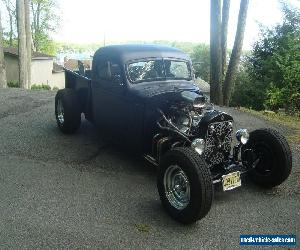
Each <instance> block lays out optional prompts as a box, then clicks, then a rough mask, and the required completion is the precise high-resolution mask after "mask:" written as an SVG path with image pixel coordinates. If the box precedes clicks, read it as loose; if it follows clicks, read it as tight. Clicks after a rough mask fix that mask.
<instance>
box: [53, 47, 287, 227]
mask: <svg viewBox="0 0 300 250" xmlns="http://www.w3.org/2000/svg"><path fill="white" fill-rule="evenodd" d="M65 74H66V86H65V87H66V88H65V89H62V90H59V91H58V92H57V95H56V97H55V115H56V120H57V124H58V127H59V128H60V130H61V131H62V132H63V133H68V134H70V133H74V132H75V131H76V130H77V129H78V128H79V126H80V123H81V114H82V113H83V114H84V116H85V118H86V119H87V120H88V121H90V122H92V123H93V124H94V125H95V126H96V127H97V128H99V130H100V131H101V132H102V134H105V135H107V136H108V137H109V138H111V139H112V140H115V141H116V142H119V143H120V144H122V145H123V146H125V147H126V148H127V149H129V150H130V151H131V152H135V153H139V154H141V155H143V156H144V158H145V159H146V160H147V161H149V162H150V163H152V164H153V165H155V166H157V167H158V177H157V188H158V193H159V196H160V199H161V201H162V204H163V207H164V208H165V210H166V211H167V212H168V213H169V214H170V215H171V216H172V217H173V218H174V219H175V220H177V221H179V222H182V223H185V224H189V223H193V222H196V221H197V220H199V219H201V218H203V217H204V216H205V215H206V214H207V213H208V211H209V210H210V208H211V205H212V200H213V193H214V185H219V184H221V185H222V187H223V190H224V191H227V190H231V189H234V188H237V187H239V186H241V184H242V176H243V175H244V174H249V176H250V177H251V179H252V180H253V182H255V183H256V184H258V185H261V186H264V187H269V188H270V187H274V186H276V185H279V184H281V183H282V182H283V181H284V180H285V179H286V178H287V177H288V176H289V174H290V172H291V168H292V156H291V151H290V148H289V145H288V143H287V141H286V140H285V139H284V137H283V136H282V135H280V134H279V133H278V132H277V131H275V130H272V129H258V130H255V131H252V132H251V133H248V131H247V129H245V128H242V129H239V130H237V131H236V139H237V143H236V144H235V145H233V142H232V137H233V136H232V134H233V132H234V131H233V123H234V121H233V118H232V117H231V116H230V115H229V114H227V113H224V112H221V111H219V110H216V109H215V108H214V107H213V105H212V104H210V103H208V102H207V98H206V97H205V96H204V95H203V93H202V92H201V90H199V88H198V87H197V86H196V85H195V83H194V81H193V80H194V75H193V68H192V64H191V60H190V58H189V57H188V56H187V55H186V54H185V53H183V52H182V51H180V50H178V49H175V48H170V47H164V46H157V45H115V46H107V47H103V48H100V49H99V50H98V51H97V52H96V53H95V55H94V57H93V63H92V70H89V71H88V70H86V71H85V70H84V68H82V67H80V70H79V71H77V72H73V71H69V70H67V69H66V70H65ZM218 183H219V184H218Z"/></svg>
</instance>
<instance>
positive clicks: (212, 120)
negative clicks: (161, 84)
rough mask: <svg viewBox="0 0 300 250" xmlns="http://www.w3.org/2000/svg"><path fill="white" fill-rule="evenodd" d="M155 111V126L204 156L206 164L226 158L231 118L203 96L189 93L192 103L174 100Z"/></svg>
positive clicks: (230, 132)
mask: <svg viewBox="0 0 300 250" xmlns="http://www.w3.org/2000/svg"><path fill="white" fill-rule="evenodd" d="M186 95H187V94H186ZM189 100H190V99H189ZM195 102H196V103H195ZM159 112H160V113H161V120H159V121H158V123H157V124H158V126H159V127H160V128H161V129H162V130H163V131H166V132H168V133H171V134H172V135H173V138H175V139H174V140H179V141H180V140H181V141H183V142H184V144H185V145H187V144H190V146H191V147H193V148H194V149H195V150H196V152H198V153H199V154H200V155H203V156H204V158H205V160H206V162H207V164H208V165H209V166H210V167H211V166H216V165H218V164H221V163H224V162H225V161H227V160H228V157H229V155H230V150H231V141H232V132H233V119H232V117H231V116H230V115H228V114H226V113H224V112H221V111H217V110H214V109H213V107H212V106H211V105H208V104H207V103H205V99H204V96H199V95H197V96H193V101H192V102H185V101H182V102H177V103H174V104H172V105H170V106H169V109H168V110H166V111H165V112H163V111H161V110H159Z"/></svg>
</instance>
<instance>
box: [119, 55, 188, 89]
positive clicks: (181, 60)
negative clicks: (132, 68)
mask: <svg viewBox="0 0 300 250" xmlns="http://www.w3.org/2000/svg"><path fill="white" fill-rule="evenodd" d="M156 60H162V61H163V62H164V61H165V60H171V61H178V62H185V63H186V64H187V66H188V70H189V73H190V77H189V78H173V77H167V76H166V69H165V63H163V72H164V77H161V78H157V79H155V78H151V79H148V80H147V79H145V80H139V81H132V79H131V78H130V76H129V71H128V67H129V65H130V64H132V63H136V62H148V61H156ZM125 71H126V77H127V79H128V81H129V82H130V83H131V84H133V85H135V84H138V83H142V82H158V81H166V80H173V81H182V80H186V81H191V80H193V75H192V73H193V71H192V65H191V62H190V60H185V59H182V58H175V57H147V58H139V59H135V60H130V61H128V62H127V63H126V64H125Z"/></svg>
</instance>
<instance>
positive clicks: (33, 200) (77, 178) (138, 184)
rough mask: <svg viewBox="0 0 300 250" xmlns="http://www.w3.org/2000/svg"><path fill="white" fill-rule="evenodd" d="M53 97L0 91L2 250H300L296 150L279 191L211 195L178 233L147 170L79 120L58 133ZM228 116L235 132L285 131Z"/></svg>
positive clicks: (299, 168)
mask: <svg viewBox="0 0 300 250" xmlns="http://www.w3.org/2000/svg"><path fill="white" fill-rule="evenodd" d="M54 96H55V93H54V92H48V91H41V92H33V91H24V90H20V89H5V90H0V249H86V248H91V249H120V248H121V249H127V248H133V249H241V248H242V247H240V246H239V236H240V234H247V233H253V234H260V233H267V234H276V233H278V234H288V233H291V234H297V236H298V246H299V231H300V199H299V198H300V166H299V164H300V156H299V152H300V150H299V145H298V149H297V145H291V146H292V150H293V167H294V168H293V172H292V174H291V176H290V178H289V179H288V180H287V181H286V182H285V183H284V184H282V185H281V186H280V187H278V188H275V189H272V190H263V189H260V188H258V187H256V186H254V185H253V184H252V183H250V182H249V181H247V180H246V181H245V182H244V183H243V184H244V185H243V187H242V188H240V189H236V190H233V191H231V192H227V193H223V192H222V191H221V190H220V189H217V190H216V192H215V199H214V203H213V206H212V209H211V211H210V212H209V214H208V215H207V216H206V217H205V218H204V219H202V220H201V221H200V222H198V223H197V224H195V225H192V226H182V225H180V224H178V223H176V222H175V221H173V220H172V219H170V217H169V216H168V215H167V214H165V212H164V211H163V209H162V206H161V204H160V200H159V197H158V193H157V190H156V169H155V168H153V167H151V166H149V165H148V164H147V163H145V162H144V161H143V160H142V159H140V158H136V157H132V156H128V155H127V154H125V153H123V152H121V151H119V150H117V149H115V148H114V147H112V146H110V145H106V144H105V143H104V142H103V141H102V140H101V134H99V133H98V132H97V131H96V130H95V128H94V127H93V126H92V125H91V124H89V123H88V122H86V121H85V122H83V123H82V126H81V128H80V130H79V131H78V133H77V134H75V135H72V136H66V135H63V134H62V133H60V131H59V130H58V129H57V127H56V122H55V117H54ZM226 111H228V112H229V113H231V114H232V115H233V116H234V118H235V120H236V124H235V126H236V127H247V128H249V129H250V130H252V129H255V128H261V127H274V128H277V129H279V130H280V131H281V132H282V133H284V134H285V135H286V134H288V133H290V132H291V131H289V130H288V129H286V128H284V127H280V126H276V125H274V124H270V123H267V122H266V121H264V120H261V119H258V118H255V117H253V116H251V115H249V114H246V113H242V112H240V111H238V110H234V109H226ZM247 249H253V248H247ZM272 249H274V247H273V248H272ZM283 249H287V248H283Z"/></svg>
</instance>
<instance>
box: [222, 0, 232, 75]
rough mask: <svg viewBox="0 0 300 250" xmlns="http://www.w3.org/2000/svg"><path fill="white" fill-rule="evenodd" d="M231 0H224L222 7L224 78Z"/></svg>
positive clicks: (223, 73)
mask: <svg viewBox="0 0 300 250" xmlns="http://www.w3.org/2000/svg"><path fill="white" fill-rule="evenodd" d="M229 9H230V0H223V7H222V31H221V50H222V78H223V79H222V80H224V79H225V73H226V66H227V33H228V20H229Z"/></svg>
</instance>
